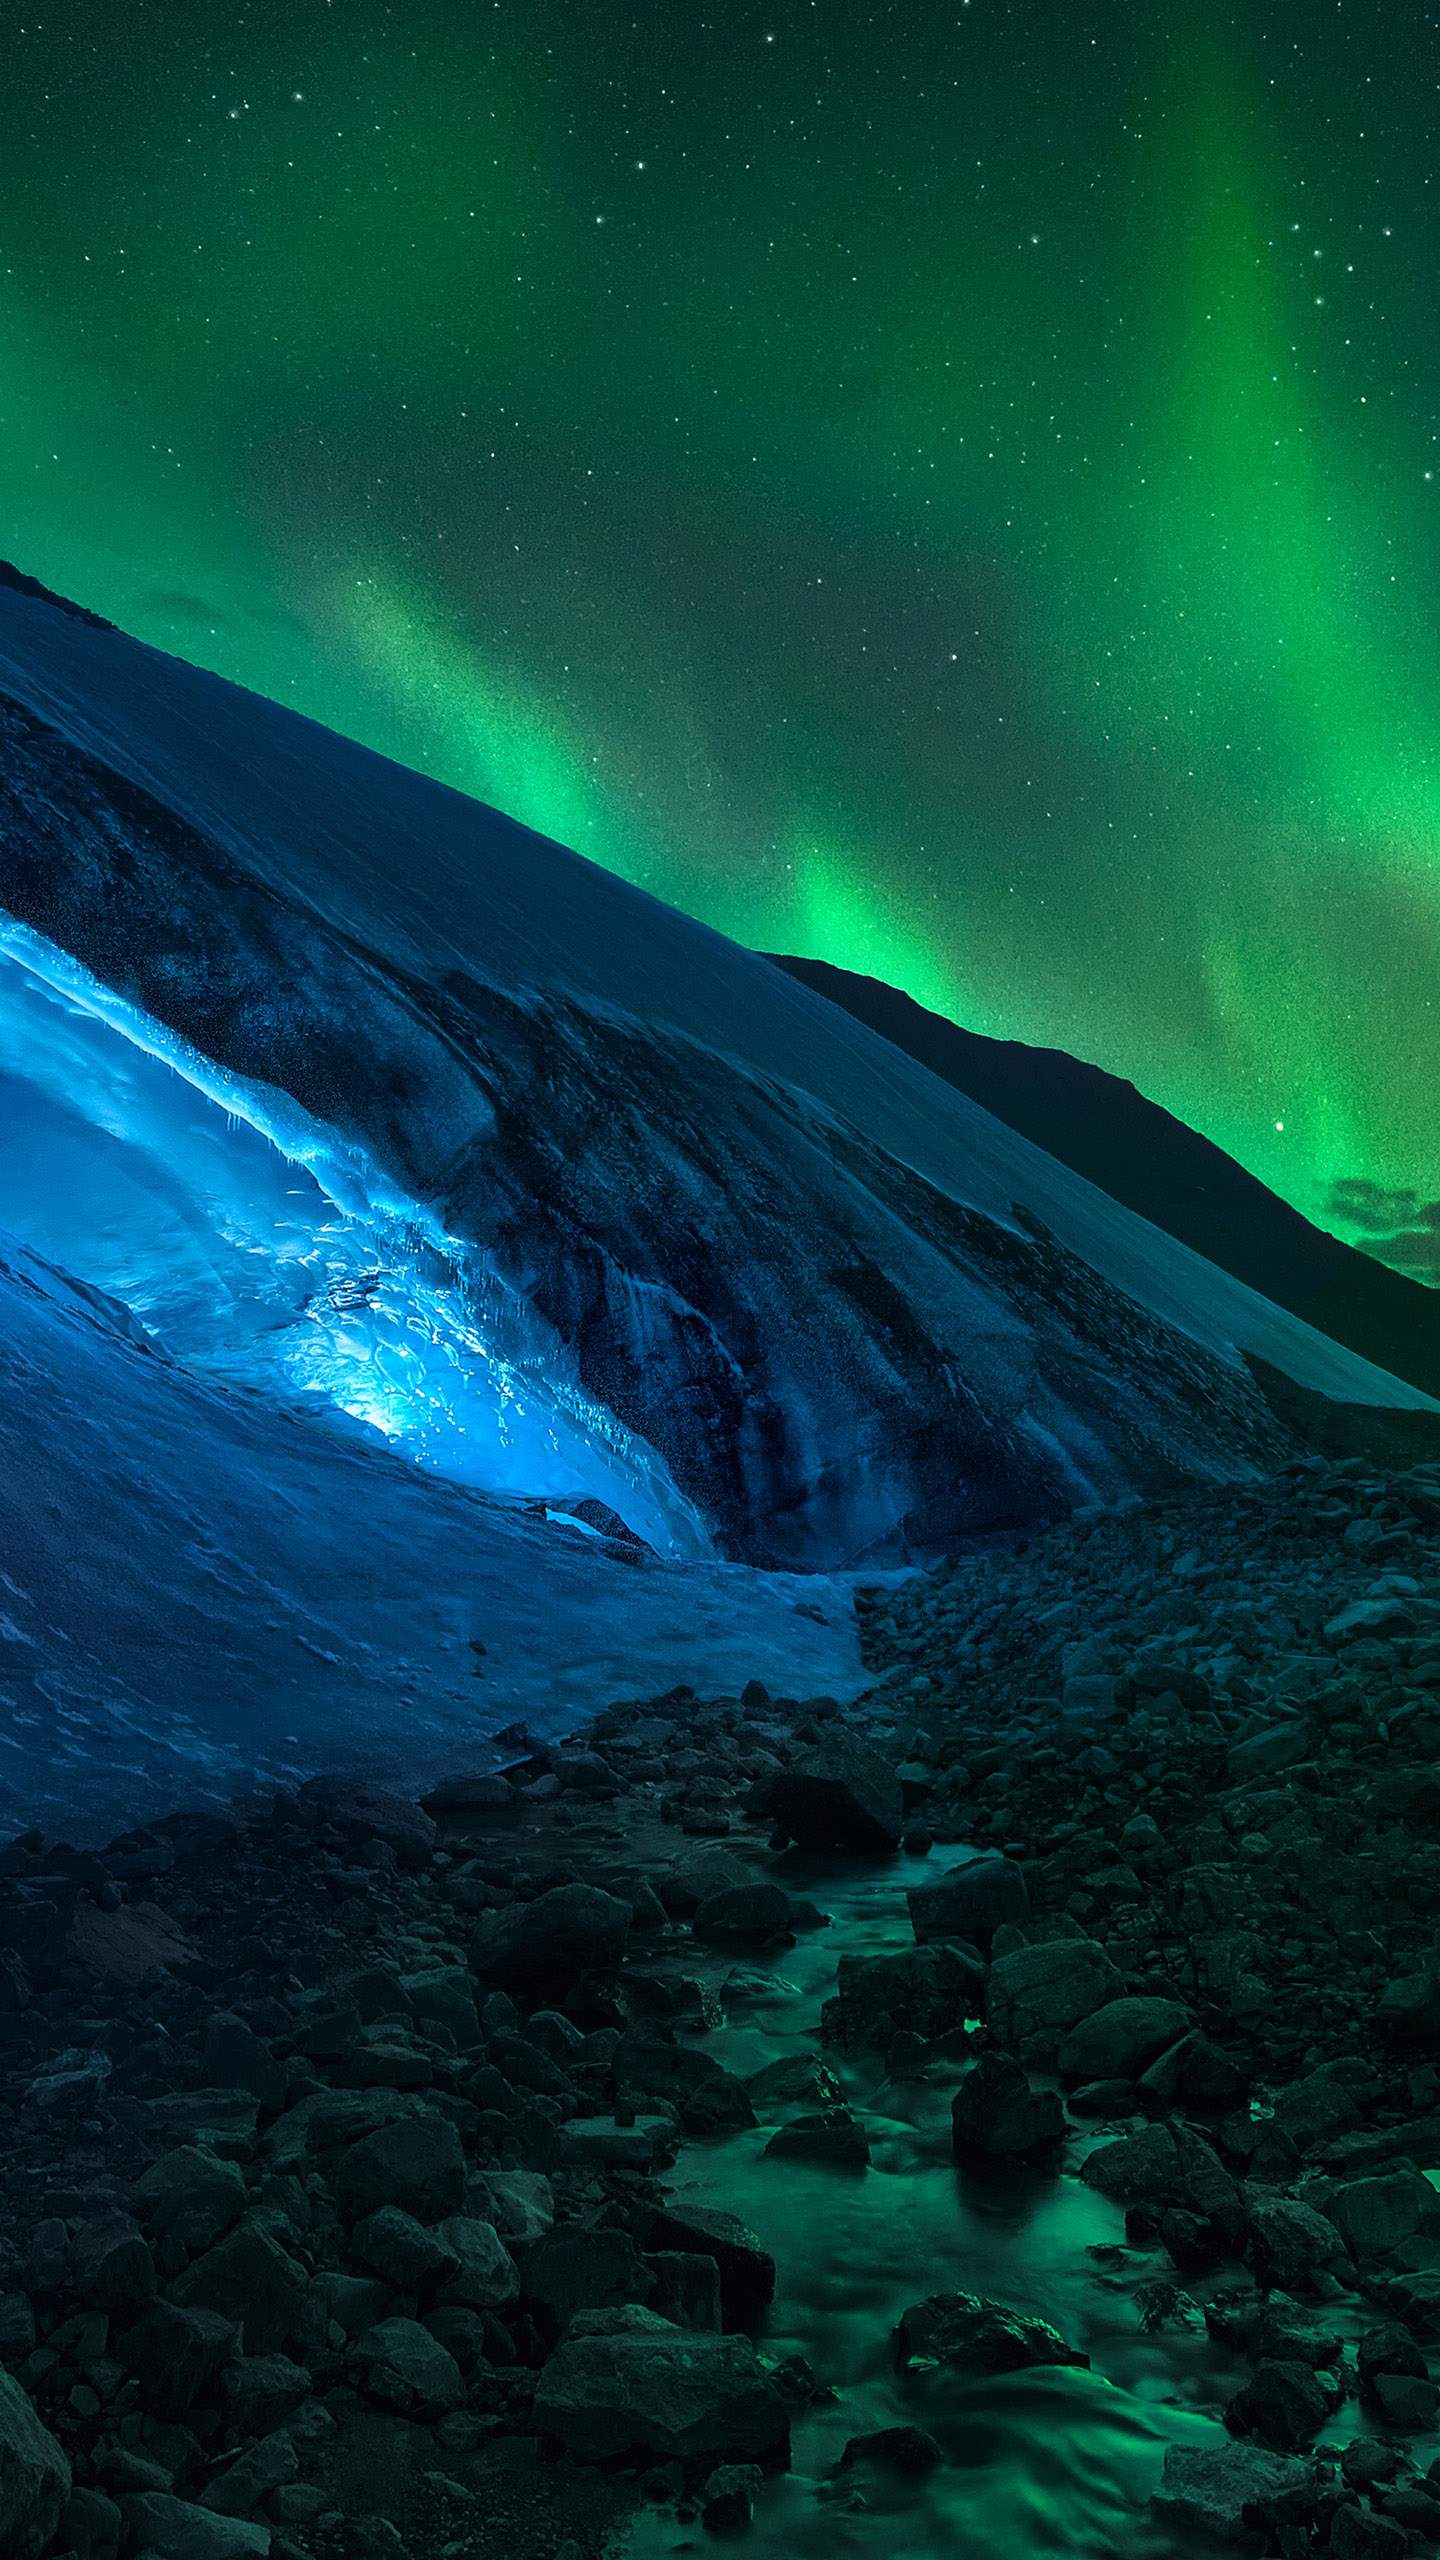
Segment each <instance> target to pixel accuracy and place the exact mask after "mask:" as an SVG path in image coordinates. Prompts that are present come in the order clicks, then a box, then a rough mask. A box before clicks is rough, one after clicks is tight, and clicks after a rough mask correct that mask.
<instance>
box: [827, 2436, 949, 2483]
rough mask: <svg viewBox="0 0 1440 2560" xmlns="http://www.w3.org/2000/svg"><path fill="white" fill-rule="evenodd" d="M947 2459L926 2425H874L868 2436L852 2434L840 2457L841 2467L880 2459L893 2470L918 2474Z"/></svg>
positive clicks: (913, 2474) (932, 2468) (843, 2468)
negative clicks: (926, 2428) (927, 2431)
mask: <svg viewBox="0 0 1440 2560" xmlns="http://www.w3.org/2000/svg"><path fill="white" fill-rule="evenodd" d="M944 2459H945V2456H944V2454H943V2453H942V2452H941V2450H940V2447H939V2445H938V2444H937V2443H936V2441H935V2438H934V2437H933V2436H932V2435H929V2434H927V2433H926V2430H925V2429H924V2427H905V2426H899V2427H872V2428H871V2429H870V2431H869V2433H868V2434H867V2435H862V2436H851V2438H850V2440H849V2442H848V2444H847V2445H846V2447H845V2450H844V2452H843V2453H842V2454H841V2456H840V2468H841V2470H842V2471H849V2470H850V2469H852V2467H853V2466H854V2464H855V2463H857V2462H880V2463H884V2464H885V2466H886V2467H887V2469H889V2470H891V2471H904V2472H907V2473H908V2474H910V2475H911V2476H912V2477H918V2476H919V2475H920V2474H921V2473H922V2472H926V2471H933V2470H935V2468H936V2466H937V2465H938V2464H939V2463H941V2462H943V2461H944Z"/></svg>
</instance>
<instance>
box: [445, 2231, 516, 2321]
mask: <svg viewBox="0 0 1440 2560" xmlns="http://www.w3.org/2000/svg"><path fill="white" fill-rule="evenodd" d="M436 2236H437V2238H438V2239H440V2240H441V2241H442V2242H443V2244H444V2246H445V2248H446V2250H447V2251H448V2253H449V2255H450V2256H451V2257H452V2258H453V2260H454V2266H453V2268H452V2270H451V2272H450V2274H449V2275H447V2276H446V2278H445V2280H444V2282H443V2284H442V2285H441V2288H440V2290H441V2295H442V2297H443V2299H444V2300H445V2301H446V2302H461V2303H464V2304H466V2305H467V2307H468V2308H469V2309H470V2310H472V2311H491V2310H494V2309H496V2308H497V2307H498V2306H499V2304H501V2303H502V2302H513V2301H514V2300H515V2297H516V2295H517V2294H518V2293H519V2291H520V2273H519V2269H518V2268H517V2266H516V2264H515V2261H514V2259H513V2258H512V2257H511V2255H510V2252H509V2250H508V2249H507V2248H506V2246H505V2243H504V2241H503V2240H502V2239H501V2237H500V2235H499V2233H498V2231H497V2230H496V2228H495V2226H494V2224H493V2222H482V2221H481V2219H480V2217H479V2216H478V2215H477V2214H473V2213H453V2214H448V2215H447V2216H446V2218H445V2220H444V2221H443V2222H442V2223H441V2225H440V2227H439V2231H438V2233H437V2235H436Z"/></svg>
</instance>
